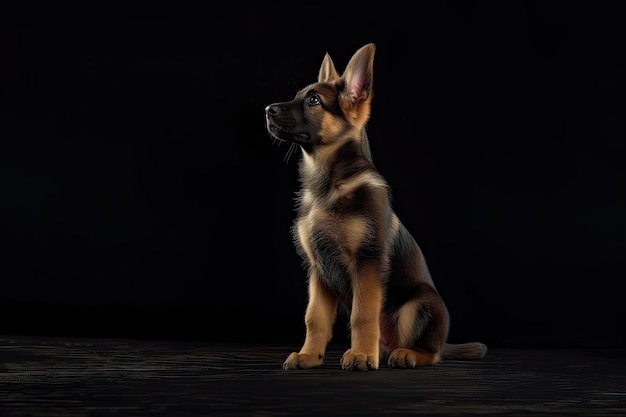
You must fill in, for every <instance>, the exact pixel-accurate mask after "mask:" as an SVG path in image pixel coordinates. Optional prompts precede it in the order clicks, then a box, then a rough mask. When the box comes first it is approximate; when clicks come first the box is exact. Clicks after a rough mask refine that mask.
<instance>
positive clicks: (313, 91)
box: [266, 44, 486, 370]
mask: <svg viewBox="0 0 626 417" xmlns="http://www.w3.org/2000/svg"><path fill="white" fill-rule="evenodd" d="M374 51H375V47H374V45H373V44H368V45H365V46H364V47H362V48H361V49H359V50H358V51H357V52H356V53H355V54H354V55H353V56H352V58H351V59H350V62H349V63H348V65H347V67H346V70H345V71H344V73H343V74H342V75H341V76H340V75H339V74H338V73H337V71H336V69H335V66H334V63H333V61H332V60H331V58H330V56H329V55H328V54H326V56H325V57H324V60H323V62H322V66H321V68H320V71H319V74H318V82H316V83H314V84H311V85H309V86H307V87H305V88H304V89H302V90H301V91H299V92H298V93H297V94H296V97H295V99H294V100H292V101H290V102H283V103H275V104H272V105H269V106H267V108H266V120H267V129H268V131H269V132H270V134H271V135H272V136H273V137H274V138H276V139H278V140H281V141H286V142H289V143H292V144H296V145H298V146H300V148H301V149H302V158H301V160H300V180H301V190H300V192H299V196H298V199H297V208H298V215H297V217H296V220H295V223H294V227H293V235H294V242H295V245H296V248H297V250H298V252H299V253H300V255H301V256H302V257H303V259H304V261H305V264H306V266H307V271H308V275H309V276H308V278H309V303H308V307H307V312H306V316H305V323H306V325H307V334H306V339H305V343H304V345H303V347H302V349H301V350H300V352H294V353H292V354H291V355H290V356H289V357H288V358H287V360H286V361H285V364H284V367H285V368H287V369H292V368H308V367H312V366H318V365H320V364H321V363H322V361H323V356H324V352H325V349H326V345H327V343H328V342H329V341H330V339H331V336H332V325H333V322H334V319H335V314H336V311H337V308H338V306H342V307H343V308H344V309H345V310H346V311H347V312H348V314H349V315H350V325H351V347H350V349H348V351H346V353H345V354H344V356H343V357H342V367H344V368H346V369H362V370H367V369H376V368H378V363H379V357H380V356H381V355H380V354H381V353H382V356H384V357H386V358H387V359H388V364H389V365H390V366H394V367H413V366H418V365H431V364H434V363H437V362H438V361H439V360H441V359H442V358H454V359H478V358H481V357H483V356H484V354H485V351H486V347H485V346H484V345H483V344H481V343H467V344H462V345H449V344H447V343H446V339H447V337H448V323H449V318H448V311H447V309H446V307H445V304H444V303H443V300H442V299H441V297H440V296H439V294H438V293H437V290H436V289H435V286H434V284H433V280H432V279H431V276H430V273H429V271H428V268H427V265H426V261H425V259H424V256H423V254H422V252H421V250H420V248H419V246H418V245H417V243H416V242H415V240H414V239H413V237H412V236H411V234H410V233H409V232H408V231H407V229H406V228H405V227H404V226H403V225H402V223H401V221H400V220H399V219H398V216H397V215H396V214H395V213H394V211H393V209H392V207H391V203H390V201H391V199H390V189H389V186H388V184H387V182H386V181H385V179H384V178H383V176H382V175H381V174H380V173H379V172H378V170H377V169H376V168H375V167H374V164H373V162H372V157H371V153H370V148H369V144H368V137H367V133H366V130H365V128H366V123H367V121H368V120H369V116H370V109H371V101H372V97H373V89H372V85H373V61H374ZM381 348H382V349H381Z"/></svg>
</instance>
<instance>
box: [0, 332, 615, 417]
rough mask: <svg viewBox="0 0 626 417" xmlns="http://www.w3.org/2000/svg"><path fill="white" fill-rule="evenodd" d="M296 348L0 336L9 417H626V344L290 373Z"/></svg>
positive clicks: (331, 359) (0, 405)
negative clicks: (288, 361)
mask: <svg viewBox="0 0 626 417" xmlns="http://www.w3.org/2000/svg"><path fill="white" fill-rule="evenodd" d="M296 347H297V346H267V345H260V346H249V345H237V344H233V345H215V344H205V343H197V342H196V343H190V342H160V341H144V340H113V339H60V338H59V339H55V338H37V337H11V336H4V337H2V336H0V415H2V416H7V417H8V416H11V417H14V416H128V417H131V416H168V417H186V416H339V415H351V416H381V415H420V416H460V415H480V416H522V415H524V416H526V415H533V416H609V415H611V416H626V350H608V349H602V350H521V349H519V350H518V349H497V348H491V350H490V351H489V353H488V355H487V357H486V358H485V359H484V360H482V361H478V362H459V361H448V362H444V363H441V364H439V365H436V366H433V367H427V368H419V369H410V370H397V369H389V368H386V367H382V368H381V369H379V370H378V371H374V372H350V371H343V370H341V368H340V366H339V358H340V356H341V354H342V353H343V350H344V348H345V346H338V345H331V347H330V350H329V351H328V352H327V359H326V363H325V364H324V365H323V366H322V367H321V368H318V369H315V370H306V371H304V370H302V371H284V370H282V369H281V364H282V361H283V360H284V358H285V356H286V354H287V353H289V352H290V351H291V350H293V349H295V348H296Z"/></svg>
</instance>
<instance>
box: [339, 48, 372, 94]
mask: <svg viewBox="0 0 626 417" xmlns="http://www.w3.org/2000/svg"><path fill="white" fill-rule="evenodd" d="M375 51H376V47H375V45H374V44H373V43H368V44H367V45H365V46H363V47H362V48H360V49H359V50H358V51H356V52H355V53H354V55H352V58H350V62H348V65H347V66H346V70H345V71H344V73H343V78H344V79H345V80H346V89H345V91H344V94H347V95H348V97H347V98H349V100H350V102H351V103H352V104H353V105H356V104H357V103H358V102H360V101H363V100H368V99H371V98H372V84H373V81H374V52H375Z"/></svg>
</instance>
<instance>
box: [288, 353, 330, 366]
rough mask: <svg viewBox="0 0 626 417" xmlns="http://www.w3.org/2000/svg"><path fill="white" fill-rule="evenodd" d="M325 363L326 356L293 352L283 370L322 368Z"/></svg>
mask: <svg viewBox="0 0 626 417" xmlns="http://www.w3.org/2000/svg"><path fill="white" fill-rule="evenodd" d="M323 362H324V355H314V354H311V353H298V352H292V353H291V355H289V356H288V357H287V359H286V360H285V362H284V363H283V369H307V368H315V367H316V366H320V365H321V364H322V363H323Z"/></svg>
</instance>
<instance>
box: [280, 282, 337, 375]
mask: <svg viewBox="0 0 626 417" xmlns="http://www.w3.org/2000/svg"><path fill="white" fill-rule="evenodd" d="M336 312H337V297H336V296H334V295H332V294H331V293H330V292H329V291H328V290H327V289H326V288H325V287H324V286H323V285H322V284H321V283H320V282H319V279H318V278H317V276H316V274H315V273H313V274H311V277H310V279H309V304H308V306H307V309H306V315H305V317H304V322H305V324H306V338H305V340H304V345H302V349H300V352H292V353H291V354H290V355H289V356H288V357H287V359H286V360H285V362H284V363H283V368H284V369H298V368H299V369H306V368H313V367H316V366H320V365H321V364H322V363H323V362H324V354H325V352H326V346H327V345H328V342H330V339H331V337H332V333H333V323H334V322H335V315H336Z"/></svg>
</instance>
